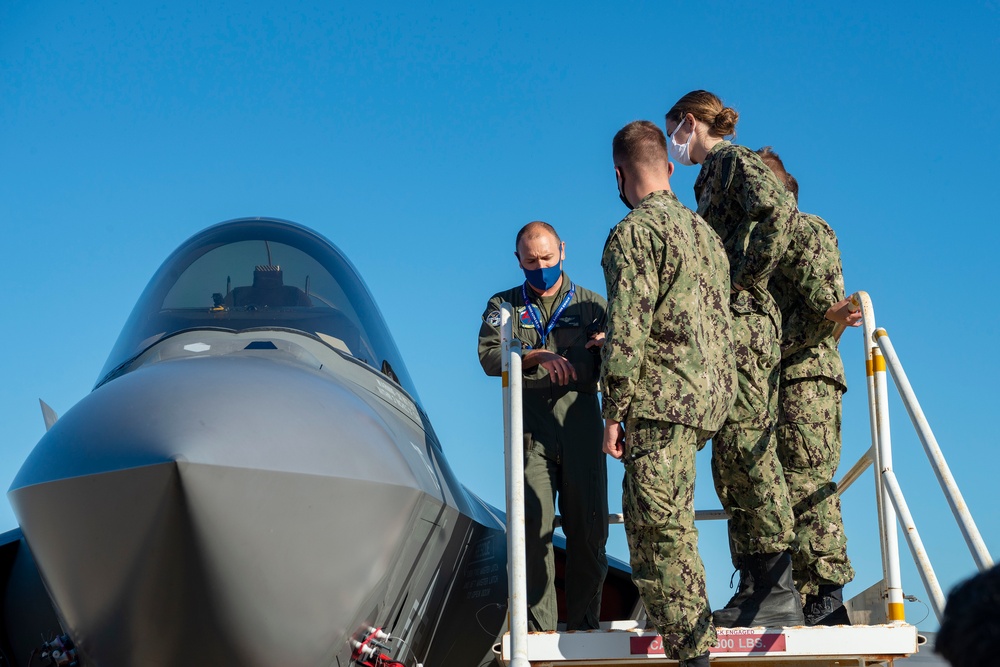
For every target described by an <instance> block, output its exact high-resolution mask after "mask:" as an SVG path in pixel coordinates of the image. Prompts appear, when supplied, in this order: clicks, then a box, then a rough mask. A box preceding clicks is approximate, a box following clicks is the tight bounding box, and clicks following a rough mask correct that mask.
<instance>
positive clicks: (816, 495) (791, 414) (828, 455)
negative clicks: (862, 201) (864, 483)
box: [768, 214, 854, 595]
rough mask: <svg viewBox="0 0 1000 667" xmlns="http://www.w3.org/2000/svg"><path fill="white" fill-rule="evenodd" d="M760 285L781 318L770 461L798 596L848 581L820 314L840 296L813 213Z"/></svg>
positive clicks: (835, 361)
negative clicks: (789, 537)
mask: <svg viewBox="0 0 1000 667" xmlns="http://www.w3.org/2000/svg"><path fill="white" fill-rule="evenodd" d="M801 219H802V222H803V224H802V226H800V227H799V231H798V233H797V234H795V236H794V237H793V238H792V241H791V243H790V244H789V246H788V250H787V251H786V254H785V257H784V258H783V259H782V261H781V263H780V264H779V266H778V268H779V270H778V271H775V272H774V274H773V275H772V276H771V281H770V283H769V285H768V287H769V289H770V290H771V293H772V294H773V295H774V298H775V301H776V302H777V304H778V307H779V308H780V309H781V315H782V339H781V354H782V359H781V379H780V389H779V410H778V428H777V436H778V458H779V459H780V460H781V465H782V469H783V470H784V475H785V482H786V483H787V484H788V494H789V497H790V499H791V502H792V510H793V512H794V514H795V544H796V547H797V548H796V550H795V551H794V552H793V553H792V569H793V571H794V575H795V586H796V588H798V589H799V591H800V592H801V593H803V594H809V595H818V594H819V587H820V585H823V584H833V585H837V586H842V585H844V584H846V583H847V582H849V581H851V580H852V579H853V578H854V569H853V568H852V567H851V561H850V559H849V558H848V557H847V537H846V535H845V534H844V520H843V517H842V515H841V511H840V495H839V494H838V493H837V485H836V483H835V482H834V481H833V476H834V474H835V473H836V471H837V466H838V465H839V464H840V449H841V438H840V423H841V396H842V395H843V394H844V392H846V391H847V380H846V379H845V377H844V364H843V362H842V361H841V359H840V352H839V350H838V349H837V341H836V340H835V339H834V337H833V331H834V327H835V326H836V325H835V324H834V323H833V322H831V321H829V320H827V319H826V318H825V317H824V315H825V313H826V311H827V309H829V308H830V306H832V305H833V304H835V303H837V302H838V301H840V300H841V299H843V298H844V273H843V270H842V268H841V263H840V250H839V249H838V248H837V236H836V234H834V232H833V230H832V229H831V228H830V226H829V225H828V224H826V221H824V220H823V219H822V218H820V217H819V216H815V215H806V214H801Z"/></svg>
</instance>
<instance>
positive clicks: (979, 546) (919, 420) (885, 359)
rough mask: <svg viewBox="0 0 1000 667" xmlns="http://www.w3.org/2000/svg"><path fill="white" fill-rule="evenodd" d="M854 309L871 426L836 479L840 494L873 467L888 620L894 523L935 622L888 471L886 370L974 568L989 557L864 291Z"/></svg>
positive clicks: (936, 589)
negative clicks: (863, 445) (864, 444)
mask: <svg viewBox="0 0 1000 667" xmlns="http://www.w3.org/2000/svg"><path fill="white" fill-rule="evenodd" d="M851 303H852V305H853V306H854V308H855V309H860V310H861V313H862V321H863V327H864V346H865V370H866V375H867V378H868V411H869V420H870V423H871V437H872V446H871V448H870V449H869V450H868V451H867V452H865V454H864V455H863V456H862V457H861V459H860V460H859V461H858V462H857V463H855V464H854V466H853V467H852V468H851V469H850V470H849V471H848V472H847V474H846V475H845V476H844V479H843V480H841V482H840V484H839V485H838V487H839V492H840V493H841V494H842V493H843V492H844V490H845V489H847V487H849V486H850V485H851V483H853V482H854V481H855V480H856V479H857V478H858V477H859V476H860V475H861V473H863V472H864V471H865V469H866V468H867V467H868V465H869V464H870V463H872V462H874V463H875V467H876V470H877V474H876V475H875V490H876V501H877V507H878V517H879V537H880V540H879V544H880V546H881V549H882V572H883V576H884V580H885V585H886V589H887V600H886V602H887V605H888V606H887V610H886V611H887V618H888V619H889V621H890V622H892V623H901V622H903V621H904V614H903V590H902V584H901V581H900V579H901V578H900V572H899V542H898V536H897V530H896V525H897V514H898V521H899V523H900V524H901V525H902V527H903V529H904V533H903V534H904V535H905V537H906V541H907V544H908V545H909V547H910V552H911V553H912V554H913V559H914V562H915V563H916V565H917V569H918V571H919V572H920V577H921V579H922V581H923V583H924V588H925V589H926V590H927V592H928V594H929V595H930V597H931V606H932V607H933V609H934V614H935V615H936V616H937V618H938V620H939V621H940V620H941V617H942V614H943V612H944V605H945V600H944V594H943V593H942V591H941V585H940V584H939V583H938V580H937V577H936V575H935V574H934V569H933V568H932V567H931V563H930V559H929V558H928V556H927V551H926V550H925V549H924V545H923V542H922V541H921V539H920V534H919V533H918V532H917V527H916V525H915V523H914V521H913V516H912V515H911V514H910V511H909V508H908V507H907V504H906V500H905V498H904V497H903V492H902V490H901V488H900V486H899V482H898V481H897V479H896V474H895V473H894V472H893V469H892V439H891V435H890V431H889V399H888V383H887V381H886V369H887V367H888V370H889V372H890V373H891V375H892V379H893V381H894V382H895V384H896V387H897V388H898V389H899V392H900V396H901V397H902V399H903V404H904V405H905V406H906V411H907V413H908V414H909V415H910V420H911V421H912V422H913V425H914V427H915V428H916V430H917V434H918V435H919V437H920V441H921V442H922V443H923V446H924V451H925V452H926V453H927V456H928V458H929V459H930V462H931V466H932V467H933V468H934V472H935V474H936V475H937V477H938V481H939V482H940V484H941V488H942V489H943V490H944V493H945V496H946V497H947V499H948V503H949V505H950V506H951V509H952V513H953V514H954V515H955V518H956V520H957V521H958V523H959V527H960V528H961V530H962V534H963V535H964V536H965V541H966V543H967V544H968V545H969V549H970V551H971V552H972V555H973V558H974V559H975V561H976V565H977V566H978V567H979V569H980V570H985V569H988V568H989V567H991V566H992V565H993V561H992V558H991V557H990V554H989V552H988V551H987V550H986V546H985V544H984V543H983V539H982V537H981V536H980V534H979V530H978V529H977V528H976V525H975V522H973V520H972V515H971V514H970V513H969V510H968V507H967V506H966V504H965V501H964V500H963V498H962V494H961V492H960V491H959V490H958V485H957V484H956V483H955V479H954V478H953V477H952V475H951V471H950V470H949V468H948V464H947V463H946V462H945V460H944V455H943V454H942V453H941V449H940V447H938V444H937V440H936V439H935V438H934V434H933V433H932V432H931V430H930V426H929V425H928V424H927V420H926V418H925V417H924V413H923V411H922V410H921V409H920V404H919V403H918V402H917V399H916V396H915V395H914V393H913V389H912V387H910V383H909V381H908V380H907V378H906V374H905V373H904V372H903V367H902V365H901V364H900V362H899V358H898V357H897V356H896V352H895V350H894V349H893V347H892V343H891V342H890V340H889V336H888V334H886V332H885V329H876V328H875V310H874V308H873V307H872V302H871V298H870V297H869V296H868V294H867V293H866V292H857V293H856V294H854V295H853V296H852V297H851Z"/></svg>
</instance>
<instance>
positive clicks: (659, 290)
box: [601, 190, 736, 660]
mask: <svg viewBox="0 0 1000 667" xmlns="http://www.w3.org/2000/svg"><path fill="white" fill-rule="evenodd" d="M601 264H602V266H603V267H604V277H605V281H606V282H607V288H608V304H609V305H608V334H607V336H608V337H607V341H606V342H605V344H604V348H603V350H602V353H601V354H602V357H603V360H604V364H603V383H604V384H603V387H604V417H605V419H609V420H613V421H618V422H624V423H625V451H624V456H623V462H624V463H625V479H624V482H623V490H622V507H623V510H624V514H625V532H626V535H627V537H628V543H629V555H630V559H631V565H632V580H633V581H634V582H635V584H636V586H637V587H638V588H639V593H640V594H641V595H642V600H643V604H644V605H645V607H646V614H647V616H648V617H649V620H650V621H651V622H652V623H653V625H654V626H655V627H656V629H657V631H658V632H659V633H660V635H661V636H662V637H663V648H664V651H665V653H666V655H667V656H668V657H670V658H673V659H675V660H676V659H681V660H686V659H689V658H694V657H696V656H699V655H701V654H703V653H704V652H705V651H707V650H708V648H709V647H710V646H714V645H715V644H716V634H715V628H714V627H713V625H712V615H711V611H710V609H709V606H708V598H707V596H706V591H705V568H704V565H703V564H702V560H701V556H700V555H699V554H698V530H697V528H695V524H694V481H695V454H696V452H697V451H698V450H699V449H701V448H702V447H704V446H705V443H706V442H707V441H708V438H709V437H711V435H712V432H713V431H715V430H716V429H717V428H719V426H721V425H722V423H723V421H724V420H725V418H726V415H727V414H728V413H729V410H730V408H731V407H732V404H733V400H734V398H735V394H736V364H735V360H734V353H733V340H732V335H731V326H732V318H731V316H730V312H729V262H728V261H727V259H726V253H725V250H724V249H723V248H722V244H721V243H720V242H719V239H718V237H717V236H716V235H715V233H714V232H713V231H712V230H711V229H710V228H709V226H708V225H707V224H705V221H704V220H702V219H701V218H699V217H698V216H697V215H695V213H694V212H693V211H691V210H689V209H687V208H685V207H684V206H683V205H682V204H681V203H680V202H679V201H677V198H676V197H675V196H674V194H673V193H672V192H670V191H668V190H660V191H656V192H653V193H650V194H649V195H647V196H646V197H644V198H643V200H642V201H641V202H639V205H638V206H636V207H635V209H634V210H633V211H632V212H631V213H629V215H628V216H626V217H625V219H624V220H622V221H621V222H620V223H618V225H617V226H616V227H615V228H614V229H612V230H611V234H610V236H609V237H608V241H607V243H606V244H605V246H604V255H603V257H602V259H601Z"/></svg>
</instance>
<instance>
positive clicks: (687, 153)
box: [667, 118, 694, 167]
mask: <svg viewBox="0 0 1000 667" xmlns="http://www.w3.org/2000/svg"><path fill="white" fill-rule="evenodd" d="M685 120H686V119H685V118H682V119H681V122H679V123H678V124H677V127H675V128H674V132H673V134H671V135H670V141H669V142H668V143H667V149H668V152H669V153H670V157H672V158H673V159H674V160H675V161H676V162H677V163H679V164H682V165H684V166H685V167H690V166H691V165H693V164H694V160H692V159H691V139H692V138H694V127H692V128H691V134H689V135H688V140H687V141H686V142H684V143H683V144H679V143H677V139H676V137H677V130H679V129H681V125H683V124H684V122H685Z"/></svg>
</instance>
